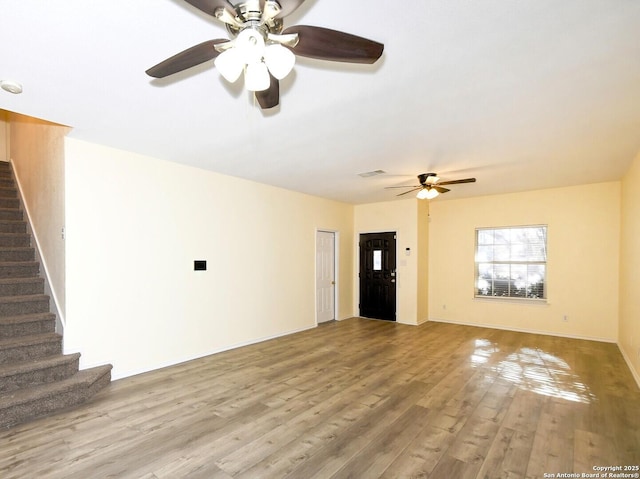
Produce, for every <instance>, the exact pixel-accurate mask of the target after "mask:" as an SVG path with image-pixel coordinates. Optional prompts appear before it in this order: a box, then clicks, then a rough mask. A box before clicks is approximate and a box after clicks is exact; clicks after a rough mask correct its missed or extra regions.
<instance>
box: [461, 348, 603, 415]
mask: <svg viewBox="0 0 640 479" xmlns="http://www.w3.org/2000/svg"><path fill="white" fill-rule="evenodd" d="M499 352H500V348H499V347H498V346H497V345H496V344H495V343H492V342H491V341H489V340H487V339H477V340H475V350H474V351H473V353H472V355H471V364H472V366H473V367H485V366H486V365H489V366H490V368H491V370H492V371H494V372H496V373H498V375H499V377H500V378H502V379H506V380H507V381H509V382H511V383H513V384H516V385H517V386H518V387H519V388H521V389H524V390H526V391H532V392H535V393H537V394H542V395H545V396H551V397H555V398H559V399H566V400H568V401H574V402H580V403H585V404H589V403H591V402H593V401H595V400H596V396H595V395H594V394H593V393H592V392H591V390H590V389H589V387H588V386H587V385H586V384H584V383H583V382H582V380H581V378H580V376H578V375H577V374H575V373H574V372H573V371H572V370H571V367H570V366H569V364H567V362H566V361H565V360H563V359H561V358H559V357H557V356H554V355H553V354H550V353H547V352H545V351H542V350H541V349H538V348H520V349H518V350H517V351H516V352H514V353H511V354H509V355H508V356H507V357H506V358H505V359H502V360H501V361H499V362H498V363H497V364H491V363H493V362H494V361H491V358H492V357H493V355H494V354H496V353H499Z"/></svg>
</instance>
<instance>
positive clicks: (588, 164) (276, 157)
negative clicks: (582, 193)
mask: <svg viewBox="0 0 640 479" xmlns="http://www.w3.org/2000/svg"><path fill="white" fill-rule="evenodd" d="M296 24H303V25H316V26H324V27H327V28H332V29H335V30H341V31H345V32H348V33H353V34H356V35H360V36H363V37H366V38H370V39H373V40H377V41H379V42H381V43H384V45H385V52H384V54H383V56H382V58H381V59H380V60H379V61H378V63H376V64H375V65H349V64H343V63H329V62H321V61H317V60H310V59H304V58H299V59H298V62H297V64H296V67H295V69H294V72H293V73H292V74H291V75H290V76H289V77H287V78H286V79H285V80H283V81H282V82H281V96H280V106H279V107H277V108H276V109H274V110H273V111H266V112H265V111H261V110H260V109H259V108H258V107H257V106H255V105H254V104H253V101H252V98H251V97H250V96H249V94H248V93H247V92H246V91H244V90H243V89H242V82H241V81H240V82H238V84H233V85H230V84H227V83H226V82H225V81H224V80H223V79H222V78H221V77H220V75H219V74H218V72H217V71H216V70H215V67H214V66H213V62H208V63H206V64H204V65H200V66H198V67H195V68H193V69H191V70H189V71H186V72H182V73H179V74H176V75H174V76H172V77H169V78H166V79H164V80H153V79H151V78H150V77H148V76H147V75H145V73H144V71H145V70H146V69H147V68H149V67H151V66H153V65H155V64H156V63H158V62H160V61H162V60H164V59H165V58H167V57H169V56H171V55H173V54H175V53H177V52H179V51H182V50H184V49H186V48H188V47H190V46H193V45H195V44H197V43H200V42H202V41H205V40H209V39H213V38H227V37H228V36H227V33H226V30H225V29H224V27H223V26H222V24H220V23H218V22H216V21H215V20H213V19H212V18H211V17H208V16H207V15H205V14H203V13H202V12H200V11H199V10H197V9H195V8H193V7H191V6H190V5H189V4H187V3H186V2H184V1H183V0H90V1H89V0H64V1H62V0H46V1H45V0H2V1H1V3H0V80H3V79H4V80H6V79H11V80H15V81H18V82H20V83H22V84H23V87H24V93H23V94H21V95H11V94H9V93H6V92H4V91H0V109H5V110H9V111H15V112H18V113H23V114H27V115H31V116H35V117H38V118H42V119H45V120H49V121H53V122H56V123H61V124H65V125H69V126H72V127H73V128H74V129H73V131H72V133H71V136H72V137H75V138H78V139H82V140H87V141H91V142H95V143H100V144H105V145H109V146H113V147H116V148H122V149H126V150H130V151H133V152H138V153H142V154H145V155H149V156H152V157H156V158H160V159H166V160H169V161H175V162H180V163H184V164H189V165H193V166H196V167H200V168H205V169H210V170H214V171H217V172H221V173H224V174H228V175H233V176H238V177H242V178H247V179H251V180H255V181H259V182H262V183H267V184H272V185H276V186H280V187H283V188H287V189H291V190H296V191H301V192H305V193H309V194H312V195H318V196H322V197H326V198H332V199H336V200H340V201H345V202H350V203H356V204H357V203H367V202H375V201H387V200H391V199H394V198H395V194H397V193H398V192H399V191H402V190H399V191H398V190H385V189H384V187H385V186H393V185H402V184H414V183H415V182H416V178H415V176H416V175H417V174H419V173H424V172H431V171H433V172H437V173H439V174H440V176H441V177H442V179H443V180H449V179H457V178H461V177H468V176H475V177H476V178H477V179H478V181H477V183H475V184H463V185H454V186H452V187H451V190H452V191H451V192H450V193H447V195H446V196H445V197H440V199H438V200H436V201H441V199H445V198H456V197H463V196H472V195H483V194H492V193H503V192H511V191H522V190H529V189H538V188H548V187H555V186H565V185H575V184H582V183H594V182H599V181H607V180H617V179H620V178H621V177H622V175H623V174H624V172H625V171H626V169H627V168H628V166H629V164H630V162H631V161H632V160H633V158H634V156H635V155H636V154H637V153H638V151H640V1H638V0H562V1H558V0H428V1H419V0H415V1H412V2H408V3H407V2H405V3H404V4H400V3H398V2H390V1H382V0H350V1H344V0H306V2H305V3H304V4H303V5H302V6H301V7H300V8H299V9H298V10H297V11H296V12H295V13H293V14H292V15H290V16H289V17H286V18H285V27H287V26H291V25H296ZM378 169H381V170H384V171H386V172H387V173H386V174H385V175H381V176H377V177H372V178H362V177H360V176H358V173H363V172H367V171H372V170H378ZM404 198H406V196H405V197H404Z"/></svg>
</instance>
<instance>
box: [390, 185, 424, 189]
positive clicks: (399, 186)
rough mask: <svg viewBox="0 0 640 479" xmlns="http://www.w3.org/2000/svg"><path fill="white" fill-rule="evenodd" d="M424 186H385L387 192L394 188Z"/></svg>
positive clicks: (417, 186)
mask: <svg viewBox="0 0 640 479" xmlns="http://www.w3.org/2000/svg"><path fill="white" fill-rule="evenodd" d="M421 186H422V185H404V186H385V187H384V189H385V190H390V189H392V188H420V187H421Z"/></svg>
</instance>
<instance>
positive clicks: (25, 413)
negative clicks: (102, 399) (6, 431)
mask: <svg viewBox="0 0 640 479" xmlns="http://www.w3.org/2000/svg"><path fill="white" fill-rule="evenodd" d="M110 382H111V365H106V366H98V367H95V368H91V369H85V370H82V371H78V372H77V373H76V374H74V375H73V376H71V377H70V378H67V379H65V380H63V381H56V382H54V383H50V384H42V385H40V386H35V387H32V388H25V389H20V390H18V391H14V392H12V393H8V394H4V395H3V396H2V397H0V427H9V426H13V425H15V424H19V423H21V422H24V421H28V420H31V419H33V418H35V417H39V416H44V415H47V414H49V413H51V412H53V411H57V410H60V409H65V408H68V407H71V406H76V405H78V404H81V403H83V402H85V401H87V400H88V399H89V398H91V397H92V396H93V395H94V394H96V393H97V392H98V391H100V390H101V389H102V388H104V387H105V386H107V385H108V384H109V383H110Z"/></svg>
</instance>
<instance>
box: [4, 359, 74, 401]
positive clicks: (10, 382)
mask: <svg viewBox="0 0 640 479" xmlns="http://www.w3.org/2000/svg"><path fill="white" fill-rule="evenodd" d="M79 362H80V353H75V354H67V355H61V354H59V355H56V356H50V357H48V358H43V359H38V360H34V361H23V362H19V363H10V364H4V365H1V366H0V394H4V393H8V392H11V391H17V390H18V389H21V388H23V387H27V386H28V387H33V386H37V385H38V384H47V383H52V382H54V381H62V380H63V379H67V378H69V377H71V376H73V375H74V374H76V373H77V372H78V364H79Z"/></svg>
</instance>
